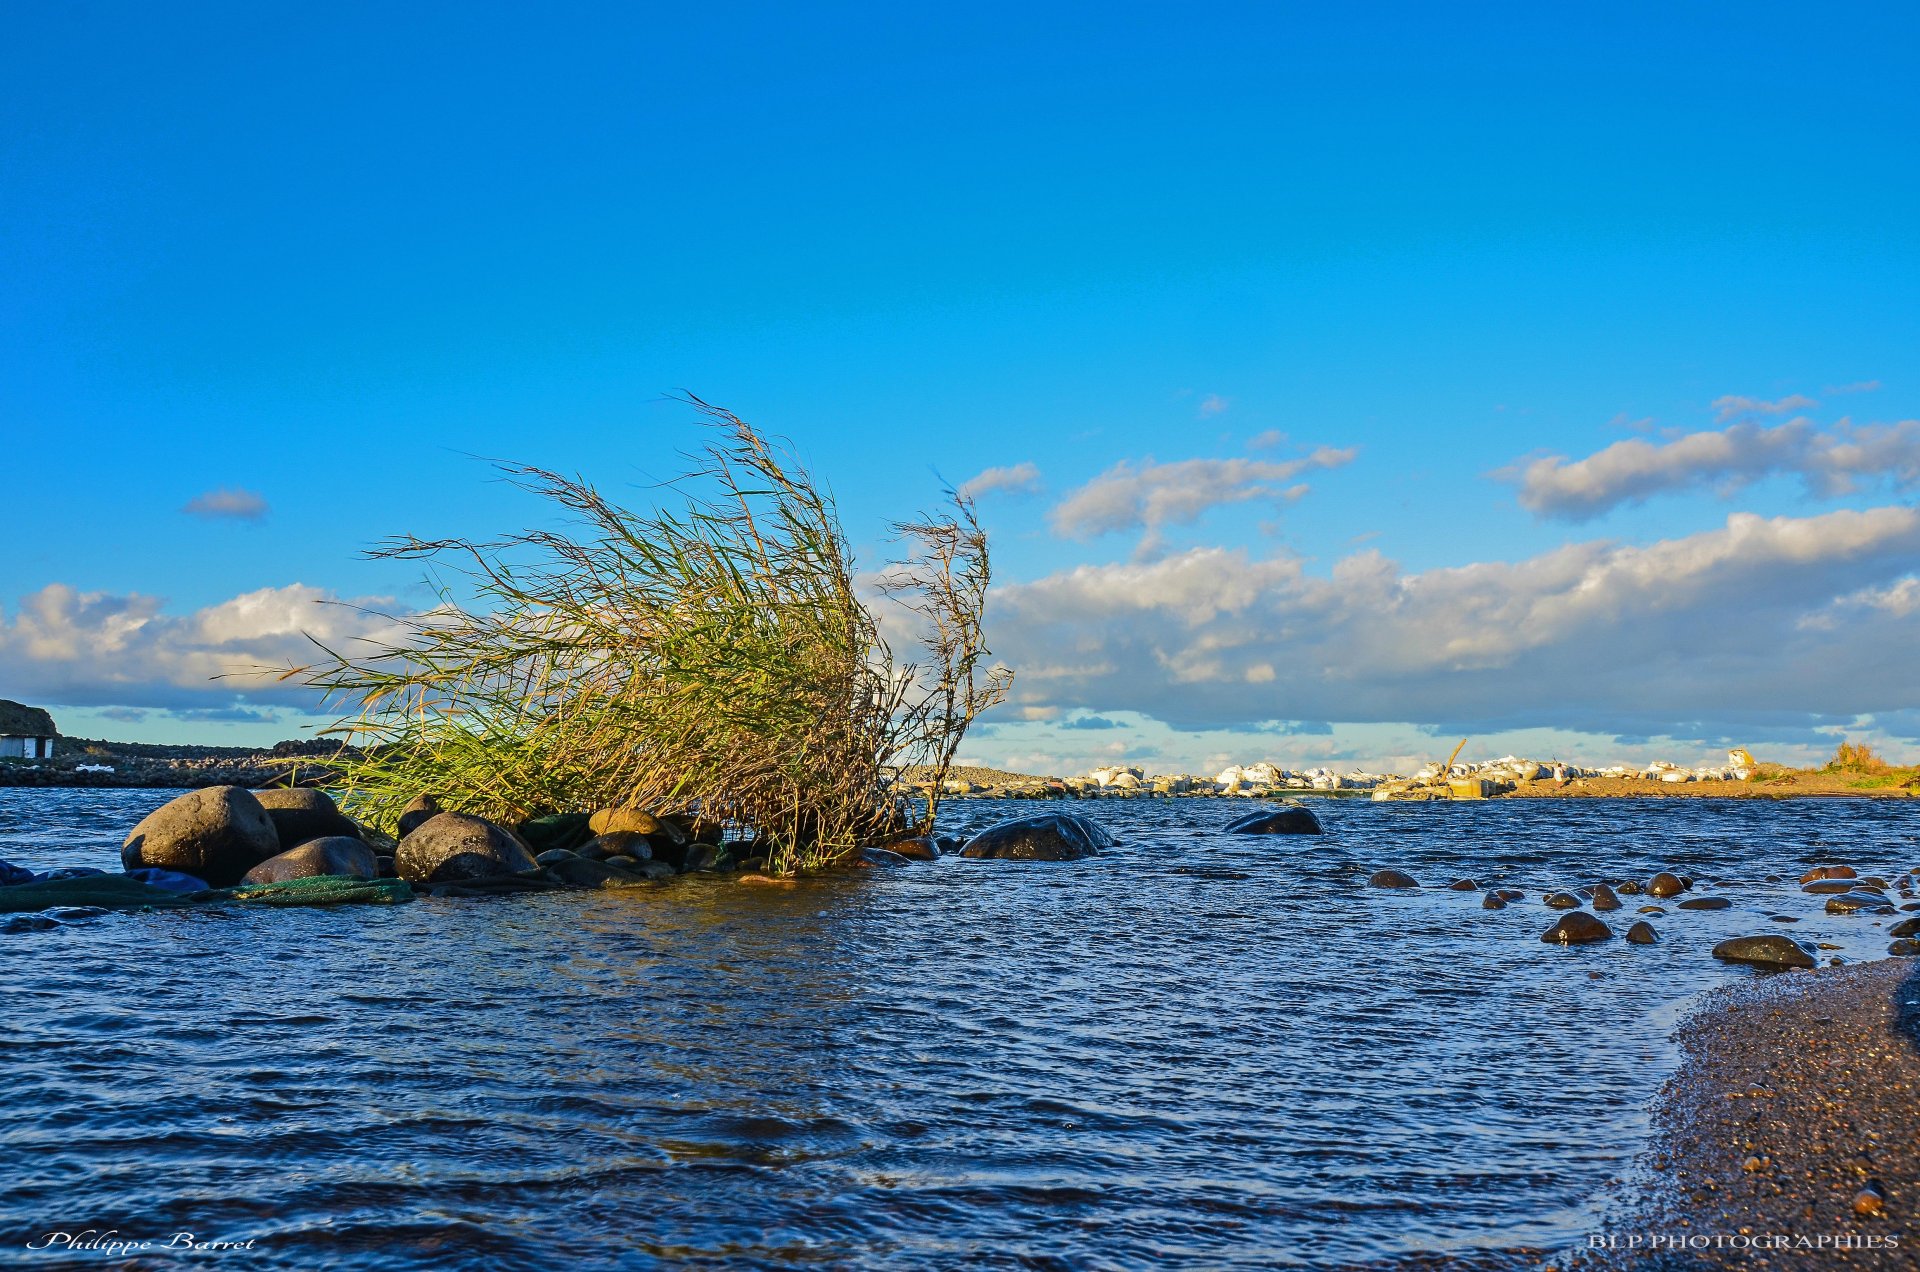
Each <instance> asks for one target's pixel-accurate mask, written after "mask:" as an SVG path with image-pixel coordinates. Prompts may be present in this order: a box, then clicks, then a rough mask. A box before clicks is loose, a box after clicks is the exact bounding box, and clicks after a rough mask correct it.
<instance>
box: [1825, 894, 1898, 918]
mask: <svg viewBox="0 0 1920 1272" xmlns="http://www.w3.org/2000/svg"><path fill="white" fill-rule="evenodd" d="M1826 908H1827V913H1828V914H1860V913H1862V912H1865V913H1867V914H1894V913H1897V911H1895V910H1894V908H1893V903H1892V902H1891V901H1889V900H1887V899H1886V898H1885V897H1883V896H1881V895H1880V894H1879V893H1877V892H1849V893H1847V894H1846V895H1845V896H1841V897H1828V898H1827V907H1826Z"/></svg>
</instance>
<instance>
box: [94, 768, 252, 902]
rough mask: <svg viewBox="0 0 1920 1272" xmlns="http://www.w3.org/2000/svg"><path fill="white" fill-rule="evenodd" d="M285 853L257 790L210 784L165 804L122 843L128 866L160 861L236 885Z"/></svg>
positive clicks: (214, 881)
mask: <svg viewBox="0 0 1920 1272" xmlns="http://www.w3.org/2000/svg"><path fill="white" fill-rule="evenodd" d="M279 852H280V835H279V833H278V832H277V831H275V830H274V828H273V822H272V820H271V819H270V818H269V817H268V816H267V810H266V809H264V808H262V807H260V801H259V800H258V799H256V798H254V794H253V792H252V791H249V790H243V789H242V788H240V787H238V786H208V787H204V788H202V789H200V790H197V791H190V792H188V793H187V794H185V795H182V796H180V797H179V798H178V799H175V800H171V801H169V802H167V803H165V804H162V805H161V806H160V807H159V808H156V809H155V810H153V811H152V812H151V813H148V814H147V815H146V817H144V818H142V819H141V821H140V824H139V825H137V826H135V827H134V828H133V833H132V834H130V835H128V836H127V839H126V842H125V843H124V844H122V845H121V846H120V862H121V864H122V865H123V866H125V867H126V868H127V869H128V870H139V869H142V868H143V867H146V866H158V867H160V868H161V869H163V870H177V871H179V872H180V873H182V874H190V875H193V876H195V877H196V878H200V879H205V880H206V881H207V882H208V883H210V884H212V885H213V886H214V887H216V888H225V887H231V886H232V885H233V884H236V883H238V882H240V879H241V877H242V876H243V875H245V874H246V873H247V871H249V870H251V869H253V868H254V867H255V866H257V865H259V864H260V863H261V862H263V861H265V860H266V859H267V858H269V857H273V856H277V855H278V854H279Z"/></svg>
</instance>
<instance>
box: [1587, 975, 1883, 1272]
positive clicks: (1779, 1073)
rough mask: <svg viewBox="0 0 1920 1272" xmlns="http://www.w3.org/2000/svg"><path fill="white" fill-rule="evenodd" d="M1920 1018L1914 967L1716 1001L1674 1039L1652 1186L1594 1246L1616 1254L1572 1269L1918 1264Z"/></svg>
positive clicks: (1642, 1189)
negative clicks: (1675, 1063)
mask: <svg viewBox="0 0 1920 1272" xmlns="http://www.w3.org/2000/svg"><path fill="white" fill-rule="evenodd" d="M1917 1025H1920V963H1915V962H1914V961H1912V960H1909V959H1903V958H1894V959H1889V960H1886V961H1882V962H1874V963H1861V964H1851V965H1847V966H1842V967H1829V968H1822V969H1819V970H1817V971H1811V972H1797V973H1789V974H1773V975H1762V976H1756V977H1755V978H1753V979H1751V980H1746V981H1743V982H1741V983H1737V984H1733V985H1728V986H1723V987H1721V988H1719V989H1716V990H1713V991H1711V992H1710V993H1708V994H1707V995H1706V997H1705V999H1704V1000H1703V1002H1702V1004H1701V1006H1700V1008H1699V1009H1698V1010H1697V1011H1695V1012H1694V1013H1693V1014H1692V1015H1691V1016H1690V1017H1689V1018H1688V1020H1687V1022H1686V1023H1685V1024H1684V1025H1682V1027H1681V1028H1680V1030H1679V1032H1678V1034H1677V1036H1676V1039H1677V1041H1678V1042H1679V1044H1680V1047H1681V1050H1682V1054H1683V1059H1682V1062H1681V1067H1680V1070H1679V1072H1678V1073H1677V1074H1676V1075H1675V1076H1674V1077H1673V1078H1672V1079H1671V1080H1670V1081H1669V1082H1668V1083H1667V1085H1666V1086H1665V1088H1663V1090H1662V1092H1661V1095H1660V1098H1659V1100H1658V1102H1657V1103H1656V1105H1655V1108H1654V1128H1653V1136H1652V1139H1651V1141H1650V1142H1651V1144H1652V1146H1653V1147H1652V1148H1651V1149H1650V1151H1649V1155H1648V1157H1647V1159H1646V1161H1645V1162H1644V1163H1643V1166H1644V1167H1645V1169H1646V1177H1645V1179H1644V1181H1643V1182H1642V1184H1641V1185H1640V1186H1639V1189H1638V1192H1637V1195H1636V1196H1635V1198H1634V1200H1633V1201H1632V1202H1631V1203H1630V1204H1629V1205H1628V1206H1627V1207H1625V1211H1626V1213H1625V1217H1623V1218H1619V1219H1616V1220H1614V1221H1612V1222H1611V1224H1610V1226H1609V1229H1608V1230H1607V1231H1605V1232H1603V1233H1596V1234H1594V1237H1593V1238H1592V1239H1594V1240H1599V1241H1602V1242H1605V1243H1608V1244H1609V1245H1610V1246H1611V1248H1610V1249H1608V1248H1602V1249H1601V1250H1598V1251H1590V1252H1587V1253H1583V1254H1582V1255H1581V1256H1580V1257H1578V1258H1576V1259H1574V1260H1573V1261H1572V1262H1571V1266H1573V1267H1579V1268H1589V1269H1616V1268H1618V1269H1636V1270H1638V1269H1648V1268H1653V1269H1667V1268H1680V1267H1686V1268H1696V1267H1708V1268H1717V1267H1728V1268H1736V1267H1737V1268H1742V1269H1754V1270H1758V1272H1800V1270H1801V1269H1824V1268H1874V1269H1881V1268H1909V1267H1912V1266H1914V1260H1915V1257H1916V1251H1920V1226H1917V1225H1916V1223H1915V1219H1916V1216H1920V1028H1917ZM1656 1240H1657V1241H1659V1242H1661V1243H1662V1244H1661V1245H1660V1246H1659V1247H1658V1248H1651V1247H1652V1243H1653V1242H1655V1241H1656ZM1636 1241H1638V1243H1639V1245H1638V1247H1637V1248H1636V1247H1635V1242H1636Z"/></svg>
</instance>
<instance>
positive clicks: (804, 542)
mask: <svg viewBox="0 0 1920 1272" xmlns="http://www.w3.org/2000/svg"><path fill="white" fill-rule="evenodd" d="M689 402H690V404H691V405H693V406H694V407H696V408H697V409H699V410H700V411H701V412H703V413H704V416H705V421H704V422H705V424H706V426H707V427H708V428H710V429H711V430H713V434H714V440H713V441H712V442H711V444H710V445H709V446H707V447H706V448H704V449H703V450H702V451H700V452H698V453H697V454H695V455H693V456H690V464H691V466H690V468H689V469H688V471H687V472H685V473H684V474H682V475H681V476H680V477H678V478H676V479H674V480H672V481H669V482H667V483H665V484H664V485H663V486H661V487H659V488H657V490H658V492H659V493H660V494H661V495H662V496H664V499H663V501H662V506H658V507H655V508H652V509H650V510H645V511H636V510H633V509H629V508H625V507H622V506H620V505H619V504H617V503H615V502H613V501H612V500H611V499H609V498H607V497H606V496H605V495H603V494H602V493H601V492H600V491H599V490H598V489H596V488H595V487H594V486H593V485H592V484H591V483H589V482H587V481H586V480H585V479H584V478H581V477H567V476H563V475H560V474H558V473H554V472H549V471H545V470H542V469H538V468H526V467H504V468H503V469H502V471H503V473H504V475H505V476H506V477H507V478H508V480H510V481H511V482H512V483H513V484H515V485H517V486H519V487H520V488H522V489H524V490H527V491H529V492H531V493H533V494H535V495H538V496H540V497H541V498H542V499H544V500H546V501H547V502H548V503H550V504H551V505H552V506H553V507H554V508H556V509H557V510H559V511H560V512H561V513H563V514H564V521H565V528H563V529H539V530H528V531H524V532H521V533H518V534H513V535H508V536H506V537H504V538H500V539H496V540H491V541H485V542H476V541H471V540H467V539H443V540H421V539H416V538H411V537H405V538H401V539H397V540H393V541H390V542H388V543H386V544H384V545H383V546H381V547H380V548H378V549H377V550H375V551H374V552H373V553H372V555H373V556H374V557H375V558H384V559H392V560H420V561H426V562H429V563H430V564H431V566H432V567H436V568H437V569H438V570H439V571H441V573H440V574H438V575H433V576H430V577H432V578H433V580H434V581H435V583H436V585H437V586H438V587H439V589H440V595H441V598H442V599H441V604H440V605H439V606H438V607H436V608H434V609H433V610H430V611H428V612H426V613H423V614H419V615H414V616H411V617H405V618H396V619H394V622H395V623H397V624H398V625H399V630H400V631H401V633H402V635H401V636H400V637H398V638H396V639H394V640H393V641H391V642H390V643H380V644H376V645H375V646H374V647H371V648H365V649H361V650H326V651H325V653H326V657H325V658H324V659H322V660H321V661H319V662H317V663H314V664H311V665H309V666H306V667H300V668H295V669H292V670H290V671H288V672H287V673H285V674H286V675H287V676H288V677H291V678H295V679H299V680H302V681H304V682H306V683H308V684H311V685H314V686H317V687H319V688H320V689H322V690H324V691H325V693H326V694H327V695H328V698H329V699H330V700H333V701H339V702H341V703H343V704H345V705H347V706H348V707H349V709H350V710H351V712H352V714H350V715H349V716H348V717H347V718H345V719H342V720H341V721H339V722H338V723H337V724H336V725H335V726H334V727H333V728H332V729H331V730H330V732H332V733H333V734H335V735H337V736H340V737H341V738H342V740H345V741H351V742H354V743H356V744H358V745H359V746H360V747H361V748H363V749H361V750H360V751H358V752H357V753H354V754H351V755H348V756H346V757H345V758H344V759H343V761H342V770H343V771H342V775H341V776H342V788H343V793H344V796H345V799H346V801H347V803H348V804H349V806H350V807H352V808H353V809H354V811H355V812H356V813H357V814H358V815H360V816H361V817H363V818H365V819H367V820H369V821H371V822H372V823H374V824H376V825H379V826H383V827H388V828H391V827H392V826H393V825H394V824H395V822H396V821H397V819H398V816H399V813H400V811H401V809H402V808H403V807H404V806H405V805H406V804H407V802H408V801H409V800H411V799H413V798H414V797H415V796H417V795H420V794H432V795H434V796H435V797H436V798H438V799H439V801H440V802H441V804H442V806H444V807H446V808H448V809H451V810H456V811H463V812H470V813H475V814H478V815H481V816H486V817H490V818H493V819H496V820H501V821H506V822H508V823H512V822H514V821H518V820H520V819H523V818H526V817H529V816H534V815H538V814H543V813H549V812H569V811H587V810H591V809H594V808H599V807H607V806H624V807H632V808H641V809H646V810H648V811H651V812H654V813H660V814H665V813H675V812H687V813H697V814H698V815H700V816H702V817H705V818H710V819H715V820H721V821H725V822H729V823H732V824H735V825H737V826H741V827H743V828H746V829H749V830H750V831H752V832H753V833H754V834H755V835H756V836H757V837H758V838H759V839H760V841H761V844H760V848H761V850H762V851H765V852H766V853H768V855H769V856H770V859H771V865H772V867H773V868H774V869H777V870H791V869H795V868H799V867H803V866H808V865H813V864H818V863H820V862H822V861H825V860H828V859H830V858H832V857H834V856H836V855H838V854H839V853H841V852H843V851H845V850H846V849H848V848H851V847H854V846H857V845H861V844H868V843H873V842H878V841H883V840H884V839H886V838H887V837H889V836H897V835H899V834H901V833H904V832H905V831H906V830H907V829H908V828H909V827H908V822H907V819H906V815H905V812H904V809H903V806H902V804H901V802H900V801H899V800H898V799H897V797H896V796H895V795H894V794H893V793H892V791H891V790H890V789H889V788H888V787H887V785H886V783H887V779H888V778H889V776H890V774H891V773H892V771H893V770H894V769H895V767H896V766H903V765H910V764H919V765H928V766H930V767H931V769H932V770H933V773H934V774H935V776H936V782H935V784H934V787H933V794H932V795H930V796H929V798H928V802H927V805H926V807H925V810H924V813H923V823H924V825H926V826H930V825H931V821H932V817H933V813H934V807H935V804H936V803H937V801H938V798H939V796H938V791H939V786H938V782H937V778H938V777H941V776H944V774H945V772H946V771H947V769H948V767H949V766H950V765H951V763H952V760H953V757H954V754H955V753H956V751H957V749H958V747H959V745H960V741H961V738H962V737H963V736H964V735H965V733H966V730H967V727H968V725H970V724H971V723H972V721H973V720H974V718H975V717H976V716H977V715H978V714H979V713H980V712H981V711H983V710H985V709H986V708H987V707H988V706H990V705H992V704H993V703H995V702H998V701H1000V700H1001V699H1002V698H1003V697H1004V696H1005V694H1006V692H1007V688H1008V685H1009V683H1010V680H1011V673H1010V672H1008V671H1006V669H1004V668H1002V667H998V666H989V665H988V663H987V659H988V656H989V655H988V650H987V648H986V646H985V644H984V642H983V639H982V633H981V626H980V619H981V613H982V610H983V608H984V606H985V600H986V593H987V587H988V584H989V581H990V579H991V572H990V569H989V564H988V555H987V539H986V535H985V533H984V532H983V531H982V530H981V529H980V526H979V524H978V522H977V521H976V520H975V517H974V513H973V508H972V505H971V504H970V502H969V501H968V500H967V499H966V498H964V497H963V496H960V495H958V494H952V495H951V504H950V507H949V508H948V509H947V510H946V511H945V512H944V513H942V514H939V515H934V516H923V517H920V518H917V519H914V520H910V521H903V522H899V523H897V524H896V525H895V527H894V529H895V530H896V532H897V533H898V535H899V538H900V542H901V544H902V547H903V559H902V560H899V561H896V562H894V563H892V564H891V565H889V566H887V567H885V568H884V569H883V570H882V571H881V572H880V573H879V574H878V575H877V576H875V581H874V582H873V583H872V584H871V586H870V587H869V588H868V589H867V594H866V595H864V596H863V594H862V588H861V584H860V581H859V576H858V575H856V572H855V566H854V561H853V557H852V553H851V552H850V550H849V548H848V546H847V542H846V538H845V535H844V533H843V532H842V529H841V526H840V522H839V517H838V514H837V512H836V510H835V508H834V505H833V502H832V498H831V496H830V494H829V493H828V492H827V491H825V490H824V489H823V488H822V487H820V486H819V485H817V484H816V483H815V482H814V481H813V479H812V478H811V477H810V476H809V475H808V474H807V472H806V471H805V470H804V469H803V468H802V467H801V466H800V465H799V464H798V463H797V462H796V461H795V460H794V459H793V458H792V457H791V456H790V455H787V454H785V453H783V452H782V451H779V450H777V449H776V448H775V447H774V446H773V445H771V444H770V443H769V442H768V441H767V440H766V439H765V438H763V437H762V436H761V435H760V434H759V433H758V432H757V431H755V430H754V429H753V428H752V427H751V426H750V425H748V424H747V423H746V422H744V421H742V420H740V419H739V418H737V417H736V416H734V415H732V414H730V413H728V412H726V411H722V410H719V409H717V408H714V407H711V406H708V405H707V404H706V403H704V402H700V401H699V400H698V399H689ZM950 493H951V492H950ZM449 579H451V585H449V582H448V580H449ZM869 601H871V602H874V603H875V605H877V606H879V607H880V608H891V609H892V610H893V611H894V612H895V613H897V614H899V615H900V616H902V617H903V618H904V619H905V620H906V621H907V624H908V625H909V626H911V627H912V628H913V629H914V634H913V636H912V639H913V640H914V642H915V643H916V645H917V646H918V647H919V654H918V657H917V658H916V659H915V660H913V661H908V662H905V663H902V662H900V661H898V660H897V659H896V656H895V653H894V650H893V649H892V647H891V646H890V645H889V643H888V641H887V640H886V639H885V638H884V637H883V635H882V633H881V630H880V625H879V623H878V622H877V621H876V618H875V612H874V609H873V608H870V606H869V604H868V603H867V602H869Z"/></svg>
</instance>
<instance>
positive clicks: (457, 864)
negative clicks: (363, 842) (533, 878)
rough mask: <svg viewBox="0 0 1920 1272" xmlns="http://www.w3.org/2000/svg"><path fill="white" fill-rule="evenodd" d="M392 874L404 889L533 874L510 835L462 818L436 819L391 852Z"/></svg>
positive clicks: (529, 856)
mask: <svg viewBox="0 0 1920 1272" xmlns="http://www.w3.org/2000/svg"><path fill="white" fill-rule="evenodd" d="M393 868H394V870H395V871H396V872H397V873H398V874H399V876H400V877H401V878H402V879H405V880H406V881H407V882H408V883H459V882H460V881H462V880H464V879H493V878H498V877H500V876H502V875H516V874H525V873H528V872H529V871H533V870H536V869H538V868H539V867H538V866H536V865H535V864H534V860H533V854H532V853H530V852H528V851H527V848H526V845H525V844H522V843H521V842H520V840H519V839H518V838H516V837H515V836H514V834H513V832H512V831H510V830H507V829H506V828H505V827H502V826H496V825H494V824H493V823H492V822H490V821H486V820H484V819H483V818H479V817H469V816H467V815H466V814H465V813H436V814H434V815H433V816H432V817H429V818H428V819H427V820H426V821H424V822H421V823H420V825H419V826H417V827H415V828H414V830H413V832H412V833H411V834H409V835H408V836H407V837H406V838H405V839H402V840H401V841H400V846H399V847H398V848H396V849H394V851H393Z"/></svg>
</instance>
